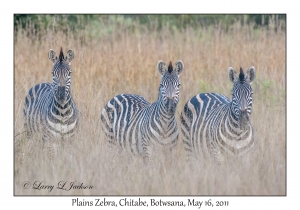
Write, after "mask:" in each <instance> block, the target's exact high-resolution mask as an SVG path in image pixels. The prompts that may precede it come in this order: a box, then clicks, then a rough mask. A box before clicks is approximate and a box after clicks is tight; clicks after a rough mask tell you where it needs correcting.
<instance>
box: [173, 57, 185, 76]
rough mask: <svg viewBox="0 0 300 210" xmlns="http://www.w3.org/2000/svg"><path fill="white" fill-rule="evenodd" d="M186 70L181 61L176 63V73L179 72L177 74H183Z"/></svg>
mask: <svg viewBox="0 0 300 210" xmlns="http://www.w3.org/2000/svg"><path fill="white" fill-rule="evenodd" d="M183 69H184V65H183V62H182V61H181V60H179V61H177V62H176V63H175V71H176V72H177V74H178V75H179V74H181V73H182V72H183Z"/></svg>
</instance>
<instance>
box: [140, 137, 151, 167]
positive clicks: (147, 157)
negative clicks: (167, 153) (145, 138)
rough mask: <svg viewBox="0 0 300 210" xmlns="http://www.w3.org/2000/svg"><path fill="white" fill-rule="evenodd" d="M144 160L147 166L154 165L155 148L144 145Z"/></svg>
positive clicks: (144, 143)
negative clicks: (153, 154)
mask: <svg viewBox="0 0 300 210" xmlns="http://www.w3.org/2000/svg"><path fill="white" fill-rule="evenodd" d="M142 148H143V160H144V164H145V165H153V159H152V153H153V148H152V147H151V146H150V145H149V144H148V143H146V142H143V143H142Z"/></svg>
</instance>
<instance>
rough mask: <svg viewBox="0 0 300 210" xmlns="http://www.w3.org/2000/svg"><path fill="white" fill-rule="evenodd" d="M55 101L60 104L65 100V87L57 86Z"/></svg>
mask: <svg viewBox="0 0 300 210" xmlns="http://www.w3.org/2000/svg"><path fill="white" fill-rule="evenodd" d="M57 99H58V101H59V102H60V103H62V102H64V101H65V100H66V87H64V86H58V88H57Z"/></svg>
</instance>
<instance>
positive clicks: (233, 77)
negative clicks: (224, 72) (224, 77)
mask: <svg viewBox="0 0 300 210" xmlns="http://www.w3.org/2000/svg"><path fill="white" fill-rule="evenodd" d="M237 77H238V76H237V73H236V71H235V70H234V69H233V68H232V67H229V69H228V79H229V81H230V82H232V83H233V82H235V81H236V79H237Z"/></svg>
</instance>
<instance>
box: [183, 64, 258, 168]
mask: <svg viewBox="0 0 300 210" xmlns="http://www.w3.org/2000/svg"><path fill="white" fill-rule="evenodd" d="M228 78H229V81H230V82H232V83H233V89H232V100H231V101H230V99H229V98H228V97H226V96H224V95H221V94H218V93H201V94H198V95H196V96H194V97H192V98H191V99H190V100H189V101H188V102H187V103H186V104H185V106H184V109H183V111H182V113H181V116H180V121H181V133H182V140H183V146H184V149H185V151H186V153H187V156H188V158H191V157H194V158H195V157H199V158H204V157H213V159H214V160H216V162H218V163H220V162H222V161H223V160H224V157H225V155H227V156H233V157H236V156H242V155H244V154H246V153H247V152H248V151H250V150H251V149H252V148H253V147H254V143H255V142H254V133H253V127H252V124H251V121H250V114H251V110H252V94H253V90H252V87H251V83H252V82H253V80H254V78H255V68H254V67H253V66H252V67H250V68H249V69H248V70H247V73H246V74H244V71H243V69H242V68H240V73H239V75H238V74H237V72H236V71H235V70H234V69H233V68H232V67H230V68H229V69H228Z"/></svg>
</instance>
